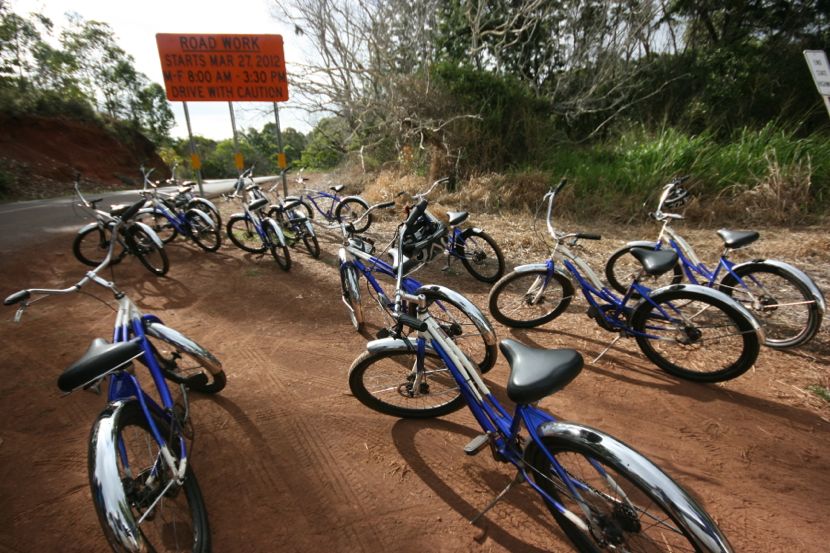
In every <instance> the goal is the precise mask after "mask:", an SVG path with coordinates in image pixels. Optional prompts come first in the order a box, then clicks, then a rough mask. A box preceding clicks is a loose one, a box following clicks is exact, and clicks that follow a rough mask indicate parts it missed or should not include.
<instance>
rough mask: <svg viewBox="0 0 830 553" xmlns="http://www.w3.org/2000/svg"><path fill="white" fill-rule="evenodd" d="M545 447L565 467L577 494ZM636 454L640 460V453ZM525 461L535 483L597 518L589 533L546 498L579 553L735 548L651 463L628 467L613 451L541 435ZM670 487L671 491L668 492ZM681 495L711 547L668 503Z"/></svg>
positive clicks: (581, 514) (577, 511)
mask: <svg viewBox="0 0 830 553" xmlns="http://www.w3.org/2000/svg"><path fill="white" fill-rule="evenodd" d="M542 448H545V449H546V450H547V451H548V452H549V453H550V454H551V455H552V456H553V457H554V458H555V459H556V462H557V463H558V465H559V467H561V468H562V469H563V470H564V473H565V475H566V476H565V477H566V478H567V479H568V480H569V483H570V484H572V485H573V487H574V488H575V490H576V493H577V494H578V498H577V496H575V495H574V493H573V492H572V491H571V489H570V488H569V487H568V486H567V485H566V484H565V482H564V481H563V479H562V478H561V477H560V475H559V474H560V473H559V472H558V471H557V470H556V468H554V466H553V463H552V462H551V461H550V459H549V458H548V456H547V455H546V454H545V452H544V451H543V449H542ZM637 456H638V457H640V458H642V457H641V456H639V454H637ZM525 460H526V461H527V473H528V476H529V477H530V478H531V479H532V481H533V483H534V484H536V485H537V486H539V487H540V488H541V489H542V490H544V491H545V493H547V494H548V495H549V496H550V497H552V498H553V499H555V500H556V501H558V502H559V503H560V504H561V505H562V506H563V507H564V508H565V509H567V510H568V511H570V512H571V513H572V514H573V515H576V516H578V517H579V518H580V519H582V521H583V522H584V523H585V524H586V525H588V526H589V527H591V522H590V521H589V520H588V518H587V516H586V514H585V510H586V508H587V511H588V512H590V513H591V516H592V517H593V518H594V521H595V522H594V524H593V531H585V530H583V529H582V528H580V527H579V526H577V525H576V524H574V522H572V521H571V520H570V519H568V518H567V517H566V516H565V515H564V514H562V513H561V512H560V511H559V510H558V509H557V508H556V507H555V506H553V505H551V504H550V503H548V502H546V506H547V507H548V510H549V511H550V512H551V514H552V515H553V517H554V519H555V520H556V522H557V524H558V525H559V527H560V528H562V530H563V531H564V532H565V534H566V535H567V537H568V539H569V540H571V542H572V543H573V544H574V546H575V549H577V550H579V551H584V552H596V553H598V552H599V551H607V550H608V549H613V550H614V551H632V552H634V551H649V552H656V551H665V552H666V553H680V552H700V551H705V552H709V553H715V552H717V553H721V552H727V551H731V549H729V545H728V543H727V542H726V539H725V538H724V537H723V536H722V535H721V534H720V531H719V530H718V529H717V527H716V526H715V524H714V522H712V520H711V517H709V516H708V515H707V514H706V513H705V511H703V509H702V508H701V507H699V506H698V505H696V504H695V503H694V501H693V500H691V498H690V497H689V496H688V494H687V493H686V492H685V491H683V490H682V489H681V488H680V487H679V486H677V484H675V483H674V482H672V481H671V479H670V478H669V477H668V476H666V475H665V474H664V473H663V472H662V471H660V470H659V469H657V468H656V467H654V466H653V465H652V466H651V467H648V469H649V470H644V467H642V466H641V465H640V464H634V463H631V464H628V465H627V464H626V463H624V462H623V461H621V460H620V459H619V458H617V457H614V456H611V455H609V456H608V457H607V458H605V457H603V456H599V455H598V454H596V453H594V452H590V451H587V450H585V449H584V448H582V447H580V445H579V444H577V443H575V442H573V443H572V442H568V441H565V440H562V439H557V438H550V437H545V438H542V444H541V446H540V445H538V444H537V443H536V442H533V443H531V445H530V446H529V447H528V449H527V452H526V453H525ZM649 464H650V463H649ZM667 486H668V487H671V490H665V489H664V488H665V487H667ZM678 494H679V495H682V496H683V499H684V500H685V501H686V502H687V505H691V506H692V508H693V509H694V511H696V512H694V513H686V514H687V515H688V516H697V518H698V520H696V522H698V523H699V524H701V525H703V526H705V527H706V528H707V530H709V532H711V534H714V535H710V536H707V537H708V538H709V541H710V543H711V547H706V548H700V547H698V546H697V544H696V540H695V539H694V538H693V537H692V532H691V530H690V529H688V528H687V527H686V526H685V525H684V524H683V523H681V522H679V521H678V519H677V518H676V516H675V514H674V510H673V509H672V508H671V506H670V505H669V503H668V501H669V500H670V499H676V496H677V495H678Z"/></svg>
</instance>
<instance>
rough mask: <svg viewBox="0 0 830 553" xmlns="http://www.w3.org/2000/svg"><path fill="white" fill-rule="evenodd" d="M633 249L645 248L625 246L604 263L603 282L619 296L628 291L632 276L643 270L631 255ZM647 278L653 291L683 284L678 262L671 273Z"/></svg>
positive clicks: (681, 270)
mask: <svg viewBox="0 0 830 553" xmlns="http://www.w3.org/2000/svg"><path fill="white" fill-rule="evenodd" d="M634 248H645V246H625V247H623V248H620V249H619V250H617V251H615V252H614V253H612V254H611V257H609V258H608V261H607V262H606V263H605V280H606V281H607V282H608V284H609V285H610V286H611V288H613V289H614V290H616V291H617V292H619V293H621V294H624V293H625V292H626V291H627V290H628V288H629V287H630V286H631V281H632V280H634V275H636V274H638V273H639V272H640V270H641V269H642V268H643V266H642V265H641V264H640V262H639V261H637V259H636V258H635V257H634V256H633V255H631V250H632V249H634ZM647 249H654V248H647ZM648 278H650V279H651V280H650V281H649V282H651V283H653V284H652V285H651V286H649V287H650V288H652V289H653V290H656V289H658V288H662V287H663V286H668V285H670V284H680V283H681V282H683V268H682V267H681V265H680V261H678V262H677V263H676V264H675V265H674V267H673V268H672V270H671V271H669V272H666V273H663V274H662V275H659V276H657V277H648ZM646 284H648V283H646Z"/></svg>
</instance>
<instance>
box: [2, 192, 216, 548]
mask: <svg viewBox="0 0 830 553" xmlns="http://www.w3.org/2000/svg"><path fill="white" fill-rule="evenodd" d="M143 204H144V200H143V199H142V200H140V201H138V202H137V203H135V204H132V205H131V206H129V207H127V208H126V209H125V210H124V213H123V219H122V220H118V221H117V222H116V223H115V227H114V228H113V233H114V234H116V235H117V234H118V233H119V232H120V231H121V227H123V226H124V225H126V224H127V223H126V222H125V221H128V220H129V219H130V218H131V217H132V216H133V215H135V213H137V212H138V210H139V209H140V208H141V206H142V205H143ZM114 250H115V242H111V243H110V246H109V249H108V251H107V255H106V256H105V258H104V260H103V261H102V262H101V263H100V264H99V265H98V266H97V267H96V268H94V269H92V270H90V271H88V272H87V273H86V274H85V276H84V277H83V278H82V279H81V280H80V281H79V282H77V283H76V284H74V285H72V286H70V287H68V288H65V289H49V288H31V289H25V290H21V291H19V292H15V293H14V294H11V295H10V296H8V297H7V298H6V299H5V300H4V302H3V303H4V305H7V306H10V305H16V304H20V305H19V307H18V310H17V313H16V315H15V321H16V322H19V321H20V320H21V318H22V316H23V313H24V311H25V310H26V308H27V307H28V306H29V305H31V304H33V303H36V302H38V301H40V300H43V299H45V298H47V297H49V296H53V295H65V294H71V293H74V292H79V293H86V292H84V291H83V287H84V286H85V285H87V284H88V283H90V282H92V283H95V284H97V285H99V286H102V287H103V288H105V289H107V290H109V291H110V292H111V293H112V294H113V297H114V298H115V300H116V302H117V304H118V309H117V311H116V316H115V325H114V330H113V337H112V343H109V342H107V341H105V340H103V339H101V338H96V339H95V340H93V342H92V344H91V345H90V347H89V349H88V350H87V351H86V353H84V354H83V356H82V357H81V358H80V359H78V360H77V361H76V362H74V363H72V364H71V365H70V366H69V367H68V368H67V369H66V370H65V371H64V372H63V373H62V374H61V375H60V377H59V378H58V382H57V384H58V388H59V389H60V390H61V391H63V392H65V393H67V394H68V393H72V392H74V391H77V390H82V389H83V390H91V391H95V392H99V391H100V386H101V383H102V382H103V381H104V380H106V381H107V404H106V406H105V407H104V409H103V410H102V411H101V413H100V415H99V416H98V418H97V419H96V421H95V423H94V424H93V426H92V431H91V434H90V442H89V459H88V472H89V483H90V488H91V490H92V501H93V504H94V507H95V510H96V513H97V515H98V519H99V522H100V524H101V528H102V530H103V533H104V536H105V538H106V540H107V541H108V542H109V544H110V545H111V546H112V548H113V550H116V551H156V548H158V550H167V549H166V547H167V546H169V545H170V543H177V544H180V545H181V544H183V547H184V548H185V549H187V550H188V551H190V550H192V551H197V552H203V553H206V552H208V551H210V528H209V524H208V519H207V514H206V511H205V506H204V500H203V498H202V494H201V491H200V489H199V484H198V482H197V480H196V477H195V475H194V474H193V468H192V465H191V464H190V463H189V462H188V460H189V459H188V454H187V447H188V446H187V441H188V440H192V423H191V421H190V409H189V402H188V390H192V391H196V392H202V393H211V394H213V393H217V392H219V391H221V390H222V389H223V388H224V387H225V384H226V382H227V379H226V376H225V373H224V370H223V369H222V364H221V363H220V362H219V361H218V360H217V359H216V358H215V357H214V356H213V355H212V354H211V353H210V352H208V351H207V350H206V349H204V348H203V347H201V346H199V345H198V344H197V343H196V342H194V341H193V340H191V339H190V338H187V337H186V336H184V335H183V334H181V333H180V332H178V331H176V330H174V329H172V328H170V327H168V326H165V325H164V324H163V323H162V321H161V319H159V318H158V317H156V316H155V315H148V314H143V313H142V312H141V311H140V310H139V308H138V307H137V306H136V305H135V303H133V301H132V300H130V298H129V297H128V296H127V294H126V293H125V292H123V291H121V290H119V289H118V287H117V286H116V285H115V283H114V282H111V281H108V280H106V279H104V278H102V277H101V276H99V273H100V272H101V271H102V270H104V269H105V268H106V267H107V266H108V265H109V264H110V262H111V261H112V260H113V259H114ZM34 296H37V297H35V299H31V298H32V297H34ZM93 297H94V296H93ZM101 301H103V300H101ZM114 310H115V309H114ZM163 346H165V347H170V348H172V349H171V351H169V352H167V353H166V354H165V353H162V351H161V350H160V349H159V348H161V347H163ZM183 360H187V362H186V364H180V362H182V361H183ZM134 361H140V362H141V363H142V364H144V365H145V366H146V367H147V369H148V371H149V374H150V375H151V377H152V382H153V384H154V386H155V388H156V391H157V395H156V397H155V399H154V397H153V396H152V395H150V394H148V393H147V392H145V391H144V389H142V386H141V384H140V382H139V379H138V378H137V376H136V374H135V367H134V364H133V362H134ZM167 381H170V382H172V383H173V384H176V385H178V386H179V388H180V390H181V401H174V400H173V396H172V393H171V391H170V388H169V387H168V385H167Z"/></svg>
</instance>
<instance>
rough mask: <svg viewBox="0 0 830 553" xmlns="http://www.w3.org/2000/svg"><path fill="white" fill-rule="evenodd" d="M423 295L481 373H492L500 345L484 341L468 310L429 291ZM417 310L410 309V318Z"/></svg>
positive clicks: (439, 324)
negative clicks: (490, 371)
mask: <svg viewBox="0 0 830 553" xmlns="http://www.w3.org/2000/svg"><path fill="white" fill-rule="evenodd" d="M421 293H422V294H424V296H426V299H427V306H428V309H429V312H430V314H431V315H432V318H433V319H435V321H436V322H437V323H438V326H440V327H441V328H442V329H443V330H444V332H445V333H446V334H447V336H449V337H450V339H451V340H452V341H453V342H455V344H456V345H457V346H458V347H459V348H460V349H461V351H463V352H464V354H465V355H466V356H467V358H468V359H470V361H472V362H473V364H474V365H476V366H477V367H478V370H479V371H481V373H482V374H483V373H486V372H488V371H489V370H490V369H492V368H493V367H494V366H495V364H496V359H497V358H498V345H497V344H496V343H495V342H494V343H493V344H488V343H487V342H486V341H485V340H484V336H482V334H481V332H479V330H478V328H477V327H476V325H475V323H474V322H473V317H471V316H470V315H469V314H468V313H467V312H466V311H465V310H464V306H463V305H460V304H458V303H457V302H455V301H453V300H451V299H449V298H438V297H437V295H436V294H435V293H434V292H431V291H429V290H424V291H422V292H421ZM449 308H453V309H449ZM416 310H417V306H415V305H410V306H409V314H410V315H412V316H415V315H416Z"/></svg>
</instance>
